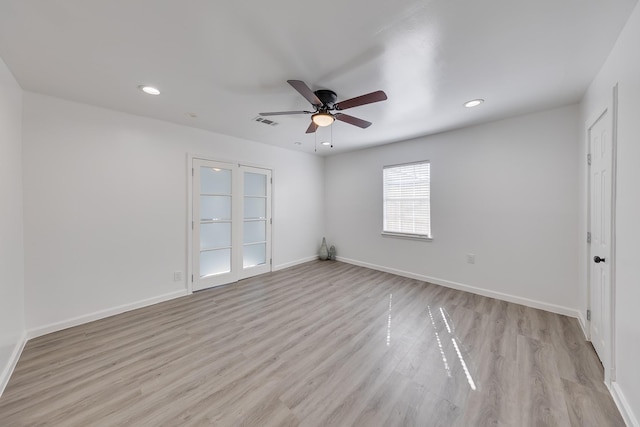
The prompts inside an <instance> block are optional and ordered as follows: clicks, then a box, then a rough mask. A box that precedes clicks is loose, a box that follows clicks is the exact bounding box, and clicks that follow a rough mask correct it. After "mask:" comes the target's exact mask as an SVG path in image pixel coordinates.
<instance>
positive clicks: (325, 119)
mask: <svg viewBox="0 0 640 427" xmlns="http://www.w3.org/2000/svg"><path fill="white" fill-rule="evenodd" d="M287 83H289V84H290V85H291V86H293V88H294V89H295V90H297V91H298V92H299V93H300V95H302V96H304V97H305V99H306V100H307V101H309V102H310V103H311V106H313V111H306V110H305V111H278V112H272V113H260V115H261V116H280V115H287V114H311V124H310V125H309V127H308V128H307V133H314V132H315V131H316V130H317V129H318V127H319V126H329V125H330V124H332V123H333V121H334V120H340V121H341V122H345V123H349V124H350V125H354V126H358V127H360V128H363V129H365V128H368V127H369V126H371V122H368V121H366V120H362V119H359V118H357V117H353V116H350V115H348V114H344V113H341V112H340V111H342V110H346V109H347V108H353V107H359V106H360V105H365V104H372V103H374V102H379V101H384V100H385V99H387V94H386V93H384V92H383V91H381V90H378V91H376V92H371V93H368V94H366V95H361V96H357V97H355V98H351V99H347V100H346V101H342V102H338V103H336V100H337V99H338V96H337V95H336V93H335V92H334V91H332V90H328V89H320V90H316V91H312V90H311V89H310V88H309V86H307V84H306V83H305V82H303V81H302V80H287Z"/></svg>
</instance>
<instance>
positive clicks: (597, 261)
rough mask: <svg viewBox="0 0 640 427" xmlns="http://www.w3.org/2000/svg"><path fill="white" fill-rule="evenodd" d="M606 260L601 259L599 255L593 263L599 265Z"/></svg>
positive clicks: (594, 258)
mask: <svg viewBox="0 0 640 427" xmlns="http://www.w3.org/2000/svg"><path fill="white" fill-rule="evenodd" d="M604 261H605V259H604V258H600V257H599V256H598V255H596V256H594V257H593V262H595V263H596V264H599V263H601V262H604Z"/></svg>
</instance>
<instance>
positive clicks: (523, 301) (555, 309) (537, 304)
mask: <svg viewBox="0 0 640 427" xmlns="http://www.w3.org/2000/svg"><path fill="white" fill-rule="evenodd" d="M336 260H337V261H341V262H345V263H347V264H353V265H358V266H360V267H366V268H370V269H372V270H378V271H384V272H386V273H391V274H395V275H398V276H403V277H408V278H410V279H416V280H422V281H423V282H429V283H433V284H434V285H440V286H444V287H446V288H452V289H457V290H459V291H465V292H470V293H472V294H477V295H482V296H485V297H490V298H495V299H499V300H502V301H507V302H512V303H515V304H520V305H525V306H527V307H532V308H538V309H540V310H545V311H550V312H551V313H557V314H562V315H565V316H569V317H575V318H579V316H580V311H579V310H576V309H573V308H569V307H563V306H560V305H556V304H550V303H546V302H542V301H536V300H532V299H529V298H522V297H519V296H515V295H510V294H505V293H502V292H496V291H491V290H488V289H482V288H476V287H475V286H470V285H465V284H463V283H458V282H452V281H450V280H445V279H439V278H437V277H431V276H425V275H422V274H417V273H412V272H409V271H403V270H397V269H395V268H390V267H384V266H380V265H376V264H370V263H368V262H363V261H358V260H353V259H349V258H343V257H337V258H336Z"/></svg>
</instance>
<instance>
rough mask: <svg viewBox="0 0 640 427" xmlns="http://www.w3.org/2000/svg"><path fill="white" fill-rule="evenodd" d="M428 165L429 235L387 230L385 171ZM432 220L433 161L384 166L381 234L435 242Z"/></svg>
mask: <svg viewBox="0 0 640 427" xmlns="http://www.w3.org/2000/svg"><path fill="white" fill-rule="evenodd" d="M424 163H426V164H428V165H429V181H428V190H429V191H428V193H429V197H428V202H429V234H428V235H426V234H420V233H403V232H397V231H388V230H385V212H386V203H387V198H386V197H385V194H386V191H385V190H386V180H385V169H390V168H399V167H402V166H411V165H417V164H424ZM431 219H432V215H431V161H430V160H419V161H415V162H407V163H398V164H392V165H384V166H383V167H382V232H381V233H380V234H381V235H382V236H383V237H396V238H403V239H411V240H421V241H432V240H433V230H432V227H431Z"/></svg>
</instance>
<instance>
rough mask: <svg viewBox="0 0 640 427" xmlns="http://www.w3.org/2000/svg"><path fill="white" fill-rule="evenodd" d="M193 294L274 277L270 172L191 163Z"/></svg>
mask: <svg viewBox="0 0 640 427" xmlns="http://www.w3.org/2000/svg"><path fill="white" fill-rule="evenodd" d="M192 176H193V185H192V187H193V217H192V223H191V224H192V242H193V245H192V248H191V254H192V260H193V266H192V268H193V276H192V282H193V290H194V291H198V290H201V289H206V288H210V287H213V286H220V285H225V284H229V283H233V282H237V281H238V280H239V279H243V278H247V277H251V276H255V275H257V274H262V273H266V272H269V271H271V171H270V170H268V169H260V168H254V167H248V166H241V165H238V164H234V163H223V162H215V161H211V160H203V159H193V166H192Z"/></svg>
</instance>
